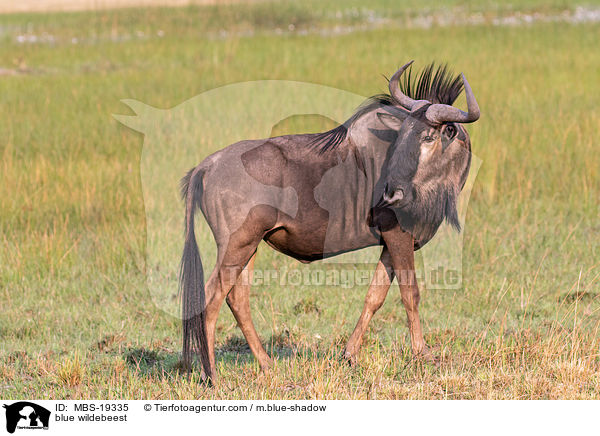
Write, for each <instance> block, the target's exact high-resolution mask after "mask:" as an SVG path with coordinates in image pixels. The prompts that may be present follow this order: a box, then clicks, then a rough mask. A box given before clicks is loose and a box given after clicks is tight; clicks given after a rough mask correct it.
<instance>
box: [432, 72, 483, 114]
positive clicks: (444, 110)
mask: <svg viewBox="0 0 600 436" xmlns="http://www.w3.org/2000/svg"><path fill="white" fill-rule="evenodd" d="M461 75H462V79H463V84H464V86H465V95H466V97H467V110H468V112H464V111H461V110H460V109H458V108H455V107H453V106H450V105H447V104H432V105H431V106H429V108H428V109H427V112H425V117H426V118H427V119H428V120H429V121H431V122H432V123H436V124H442V123H447V122H455V123H472V122H474V121H477V120H478V119H479V115H480V114H479V105H478V104H477V100H475V94H473V90H472V89H471V86H470V85H469V82H467V78H466V77H465V75H464V74H461Z"/></svg>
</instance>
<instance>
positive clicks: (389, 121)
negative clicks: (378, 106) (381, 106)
mask: <svg viewBox="0 0 600 436" xmlns="http://www.w3.org/2000/svg"><path fill="white" fill-rule="evenodd" d="M377 117H378V118H379V121H381V122H382V123H383V125H384V126H386V127H387V128H388V129H392V130H400V127H401V126H402V123H403V122H404V118H399V117H397V116H395V115H390V114H384V113H381V112H379V113H377Z"/></svg>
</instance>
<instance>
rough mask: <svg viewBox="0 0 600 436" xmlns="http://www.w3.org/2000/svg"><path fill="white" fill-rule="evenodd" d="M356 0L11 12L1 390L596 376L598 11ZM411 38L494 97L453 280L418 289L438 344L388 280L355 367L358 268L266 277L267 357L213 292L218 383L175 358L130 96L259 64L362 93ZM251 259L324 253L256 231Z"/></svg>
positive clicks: (447, 385) (368, 389) (508, 385)
mask: <svg viewBox="0 0 600 436" xmlns="http://www.w3.org/2000/svg"><path fill="white" fill-rule="evenodd" d="M361 3H362V2H358V1H354V0H352V1H349V2H344V3H334V2H331V1H326V2H317V1H316V0H314V1H312V0H311V1H310V2H307V3H303V4H304V6H300V4H299V3H289V2H285V3H280V4H273V3H268V2H267V3H262V2H261V3H257V4H250V5H246V4H242V5H230V6H222V7H213V6H206V7H188V8H179V9H177V8H176V9H148V10H135V9H132V10H119V11H102V12H78V13H56V14H44V15H34V14H31V15H27V14H15V15H0V95H1V96H2V99H1V103H0V120H2V121H1V122H0V138H1V139H0V156H1V161H0V174H1V183H0V241H1V245H0V297H1V298H2V300H3V301H2V304H1V305H0V397H2V398H15V399H16V398H24V397H26V398H51V399H57V398H71V399H73V398H130V399H142V398H159V399H165V398H177V399H183V398H185V399H191V398H203V399H207V398H218V399H271V398H273V399H292V398H301V399H304V398H316V399H409V398H410V399H499V398H519V399H529V398H537V399H539V398H551V399H554V398H562V399H573V398H583V399H590V398H595V399H598V398H600V349H599V345H600V336H599V332H598V329H599V327H600V280H599V278H600V221H599V220H598V217H599V212H600V206H599V204H600V203H599V200H600V198H599V195H600V175H599V173H598V169H599V168H600V153H598V151H599V150H600V140H599V139H598V127H599V125H600V123H599V121H600V109H599V105H598V95H600V82H599V81H598V71H600V52H599V51H598V49H597V44H598V41H599V40H600V24H599V23H597V22H575V21H585V20H566V19H563V18H564V17H566V16H575V15H576V14H577V9H576V7H575V6H574V5H571V4H570V3H569V2H566V1H558V0H552V1H548V2H542V1H538V0H518V1H517V0H515V1H512V2H507V3H495V2H491V1H487V2H481V3H480V2H469V1H460V0H448V1H447V2H445V6H444V7H440V6H437V5H436V4H437V3H435V2H433V1H409V2H395V1H391V0H390V1H386V0H379V1H376V2H374V4H373V6H369V8H368V9H366V8H364V7H361V6H360V4H361ZM397 3H400V4H398V5H397ZM585 5H587V6H586V8H588V9H584V12H585V11H586V10H598V8H600V4H598V3H595V4H594V3H589V2H588V3H586V4H585ZM590 8H591V9H590ZM594 8H595V9H594ZM579 11H580V12H581V9H579ZM523 14H527V16H530V17H534V19H533V21H532V22H530V23H529V24H523V23H522V22H521V19H522V17H523ZM444 17H445V18H444ZM515 17H516V18H515ZM519 17H521V18H519ZM544 17H546V18H544ZM553 17H554V18H553ZM557 17H559V18H557ZM560 17H563V18H560ZM515 20H516V25H514V24H515ZM511 23H512V24H513V25H509V24H511ZM503 24H506V25H503ZM408 59H416V60H417V64H418V65H420V66H422V65H424V64H425V63H427V62H430V61H431V60H437V61H440V62H448V63H449V64H450V65H451V66H453V67H454V69H455V70H458V71H464V72H465V73H466V74H467V76H468V78H469V82H470V83H471V85H472V87H473V89H474V90H475V93H476V95H477V98H478V101H479V103H480V106H481V108H482V114H483V116H482V118H481V120H480V121H478V122H477V123H475V124H474V125H472V126H469V127H468V129H469V131H470V133H471V139H472V142H473V151H474V153H475V154H476V155H477V156H478V157H479V158H481V159H482V160H483V165H482V167H481V169H480V172H479V174H478V177H477V180H476V183H475V185H474V187H473V192H472V195H471V200H470V203H469V209H468V213H467V224H466V228H465V236H464V237H465V246H464V252H463V274H464V278H463V282H464V286H463V289H461V290H458V291H440V290H427V289H422V303H421V316H422V319H423V322H424V328H425V332H426V339H427V340H428V342H429V344H430V345H432V346H433V347H434V348H435V352H436V353H437V354H438V355H439V356H440V364H439V366H433V365H428V364H423V363H419V362H414V361H413V360H412V359H411V357H410V352H409V348H410V347H409V338H408V331H407V328H406V325H405V324H406V322H405V313H404V309H403V307H402V304H401V301H400V295H399V292H398V291H397V288H393V289H392V290H391V292H390V294H389V296H388V299H387V301H386V304H385V305H384V306H383V308H382V309H381V310H380V311H379V312H378V313H377V315H376V316H375V318H374V319H373V321H372V324H371V327H370V330H369V332H368V334H367V336H366V338H365V343H364V348H363V351H362V354H361V357H360V359H359V362H358V365H357V367H355V368H350V367H348V366H347V365H346V364H345V363H343V362H341V361H340V360H339V356H340V354H341V352H342V350H343V347H344V344H345V341H346V340H347V338H348V336H349V334H350V332H351V331H352V328H353V327H354V323H355V322H356V320H357V318H358V315H359V313H360V310H361V308H362V301H363V298H364V295H365V292H366V288H365V287H355V288H352V289H341V288H339V287H310V286H288V287H278V286H268V287H257V288H254V289H253V292H252V296H251V298H252V300H251V304H252V310H253V316H254V320H255V324H256V326H257V329H258V331H259V333H260V334H261V337H262V338H263V341H264V342H265V343H266V344H267V346H268V350H269V351H270V352H272V353H273V354H274V356H275V357H276V360H277V366H276V368H275V369H274V370H273V372H272V373H270V374H268V375H264V374H261V373H260V372H259V371H258V365H257V363H256V362H255V360H254V358H253V357H252V355H251V354H250V352H249V350H248V349H247V346H246V344H245V341H244V339H243V336H242V334H241V332H240V331H239V329H238V328H237V327H236V324H235V321H234V319H233V317H232V316H231V314H230V312H229V310H228V309H227V308H226V307H224V308H223V310H222V313H221V317H220V319H219V324H218V334H217V342H218V343H217V347H218V356H217V358H218V365H219V374H220V377H221V378H220V383H219V385H218V386H217V387H215V388H208V387H206V386H205V385H203V384H201V383H199V380H198V378H199V374H198V372H194V373H193V374H192V377H191V379H188V378H187V377H185V376H182V375H181V374H179V372H178V360H179V351H180V347H181V344H180V321H179V320H178V319H177V318H176V317H173V316H170V315H168V314H166V313H165V312H164V311H163V310H161V309H160V308H158V307H156V306H155V305H154V304H153V302H152V298H151V297H150V295H149V291H148V288H147V286H146V275H145V274H146V272H147V268H148V265H147V264H146V233H145V225H146V218H145V213H144V204H143V199H142V186H141V182H140V155H141V150H142V145H143V141H144V137H143V136H142V135H140V134H139V133H135V132H133V131H132V130H130V129H128V128H126V127H124V126H123V125H120V124H119V123H118V122H117V121H116V120H114V119H113V118H112V116H111V114H115V113H128V112H127V111H128V109H127V108H126V107H125V106H124V105H123V104H122V103H120V100H121V99H125V98H131V99H137V100H140V101H142V102H145V103H147V104H150V105H152V106H155V107H159V108H170V107H173V106H175V105H178V104H179V103H181V102H183V101H185V100H187V99H189V98H191V97H193V96H195V95H197V94H199V93H201V92H203V91H206V90H210V89H213V88H215V87H218V86H222V85H225V84H230V83H235V82H239V81H246V80H259V79H286V80H298V81H305V82H313V83H319V84H324V85H328V86H332V87H338V88H341V89H345V90H348V91H352V92H354V93H356V94H361V95H365V96H366V95H371V94H374V93H377V92H380V91H382V90H384V89H385V86H386V82H385V81H384V79H383V78H382V77H381V74H386V75H388V76H389V75H390V74H391V73H392V72H393V71H395V69H396V68H397V67H398V66H399V65H401V64H402V63H403V62H405V61H406V60H408ZM460 104H461V105H462V104H464V103H463V98H462V97H461V99H460ZM315 123H316V122H315ZM305 124H306V123H303V122H301V120H297V121H294V120H292V121H290V122H289V123H287V124H284V125H282V126H279V133H281V132H284V131H286V132H295V133H297V132H299V131H301V130H302V129H304V128H306V126H305ZM309 124H310V123H309ZM316 127H318V126H317V125H316V124H315V126H312V128H316ZM308 128H311V126H308ZM172 183H173V186H174V187H176V185H177V183H178V180H173V181H172ZM181 216H182V217H183V209H181ZM257 267H258V268H261V267H262V268H278V269H283V268H288V267H294V268H300V269H301V270H302V269H310V268H313V267H314V266H313V267H311V266H300V265H297V264H296V263H295V262H294V261H293V260H292V259H290V258H286V257H284V256H283V255H279V254H276V253H275V252H274V251H273V250H270V249H268V248H267V247H266V246H261V248H260V249H259V254H258V258H257ZM394 286H395V285H394Z"/></svg>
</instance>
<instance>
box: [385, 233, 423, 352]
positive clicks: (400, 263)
mask: <svg viewBox="0 0 600 436" xmlns="http://www.w3.org/2000/svg"><path fill="white" fill-rule="evenodd" d="M382 237H383V240H384V242H385V244H386V246H387V248H388V250H389V252H390V256H391V259H392V265H393V268H394V273H395V276H396V279H397V280H398V285H399V287H400V295H401V297H402V303H403V304H404V308H405V309H406V315H407V318H408V330H409V332H410V342H411V346H412V352H413V355H414V356H415V357H425V358H427V359H431V355H430V353H429V350H428V348H427V344H425V339H424V338H423V329H422V328H421V321H420V319H419V309H418V306H419V299H420V296H419V287H418V286H417V277H416V274H415V253H414V239H413V237H412V235H410V234H409V233H407V232H405V231H403V230H402V229H401V228H400V226H399V225H396V226H393V227H392V228H390V229H387V230H385V231H382Z"/></svg>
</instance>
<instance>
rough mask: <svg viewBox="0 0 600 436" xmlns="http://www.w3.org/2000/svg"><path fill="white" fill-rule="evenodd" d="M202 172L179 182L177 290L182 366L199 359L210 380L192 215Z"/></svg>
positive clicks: (201, 274)
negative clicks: (181, 234) (181, 227)
mask: <svg viewBox="0 0 600 436" xmlns="http://www.w3.org/2000/svg"><path fill="white" fill-rule="evenodd" d="M202 175H203V173H202V171H201V170H200V169H198V168H194V169H192V170H191V171H189V172H188V173H187V174H186V175H185V177H184V178H183V179H182V180H181V194H182V197H183V199H184V201H185V245H184V247H183V256H182V257H181V268H180V273H179V287H180V294H181V307H182V314H181V315H182V323H183V363H184V365H185V366H186V367H187V368H188V370H189V369H191V365H192V354H193V353H194V352H197V353H198V354H199V355H200V361H201V362H202V368H203V369H204V373H205V374H206V375H207V376H209V377H210V374H211V370H210V361H209V357H208V344H207V340H206V320H205V311H204V309H205V306H206V295H205V292H204V272H203V270H202V260H201V259H200V252H199V250H198V244H197V243H196V235H195V233H194V212H195V211H196V208H197V207H198V206H199V204H200V199H201V197H202Z"/></svg>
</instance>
